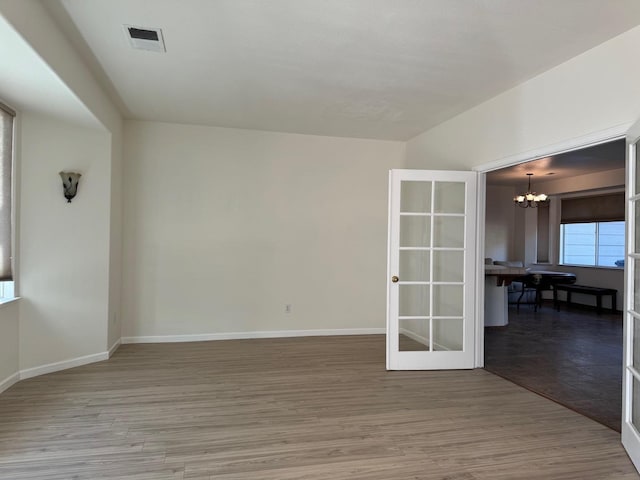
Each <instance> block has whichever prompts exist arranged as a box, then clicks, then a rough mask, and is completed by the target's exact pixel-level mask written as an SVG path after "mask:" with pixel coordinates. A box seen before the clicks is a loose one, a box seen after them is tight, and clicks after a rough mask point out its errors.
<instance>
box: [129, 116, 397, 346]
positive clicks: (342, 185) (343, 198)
mask: <svg viewBox="0 0 640 480" xmlns="http://www.w3.org/2000/svg"><path fill="white" fill-rule="evenodd" d="M124 157H125V167H124V178H125V182H124V184H125V205H126V209H125V214H124V218H125V223H124V238H125V244H124V245H125V246H124V275H123V277H124V289H123V315H124V321H123V336H124V337H131V336H154V335H177V334H207V333H222V332H226V333H228V332H256V331H278V330H308V329H349V328H371V327H373V328H383V327H384V325H385V288H386V242H387V183H388V171H389V169H391V168H402V166H403V165H402V163H403V157H404V144H403V143H400V142H384V141H375V140H356V139H347V138H330V137H319V136H305V135H293V134H280V133H268V132H259V131H248V130H236V129H224V128H213V127H198V126H187V125H176V124H162V123H152V122H135V121H132V122H126V124H125V150H124ZM285 304H291V305H292V313H290V314H286V313H285Z"/></svg>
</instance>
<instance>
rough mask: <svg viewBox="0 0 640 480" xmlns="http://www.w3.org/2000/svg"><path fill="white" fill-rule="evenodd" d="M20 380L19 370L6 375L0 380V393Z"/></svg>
mask: <svg viewBox="0 0 640 480" xmlns="http://www.w3.org/2000/svg"><path fill="white" fill-rule="evenodd" d="M18 380H20V372H16V373H14V374H13V375H10V376H8V377H7V378H5V379H4V380H2V381H1V382H0V393H2V392H4V391H5V390H6V389H8V388H9V387H11V386H12V385H14V384H16V383H17V382H18Z"/></svg>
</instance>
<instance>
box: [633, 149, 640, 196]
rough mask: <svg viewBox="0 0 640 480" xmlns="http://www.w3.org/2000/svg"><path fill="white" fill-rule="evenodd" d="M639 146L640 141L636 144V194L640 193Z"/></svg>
mask: <svg viewBox="0 0 640 480" xmlns="http://www.w3.org/2000/svg"><path fill="white" fill-rule="evenodd" d="M638 148H640V142H636V144H635V151H636V158H635V162H634V163H635V164H636V182H635V183H636V189H635V193H636V195H637V194H638V193H640V155H638Z"/></svg>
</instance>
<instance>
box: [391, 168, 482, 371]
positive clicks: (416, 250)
mask: <svg viewBox="0 0 640 480" xmlns="http://www.w3.org/2000/svg"><path fill="white" fill-rule="evenodd" d="M476 185H477V173H476V172H452V171H437V170H435V171H431V170H391V172H390V174H389V243H388V263H387V265H388V271H387V274H388V275H387V369H388V370H436V369H454V368H455V369H461V368H473V367H474V350H475V338H474V332H475V317H476V316H475V304H476V302H475V294H476V292H475V282H476V278H475V270H476V246H475V240H476V224H477V222H476V217H477V209H476Z"/></svg>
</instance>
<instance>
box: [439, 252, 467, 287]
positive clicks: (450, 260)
mask: <svg viewBox="0 0 640 480" xmlns="http://www.w3.org/2000/svg"><path fill="white" fill-rule="evenodd" d="M433 281H434V282H462V281H464V252H463V251H461V250H436V251H434V252H433Z"/></svg>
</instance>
